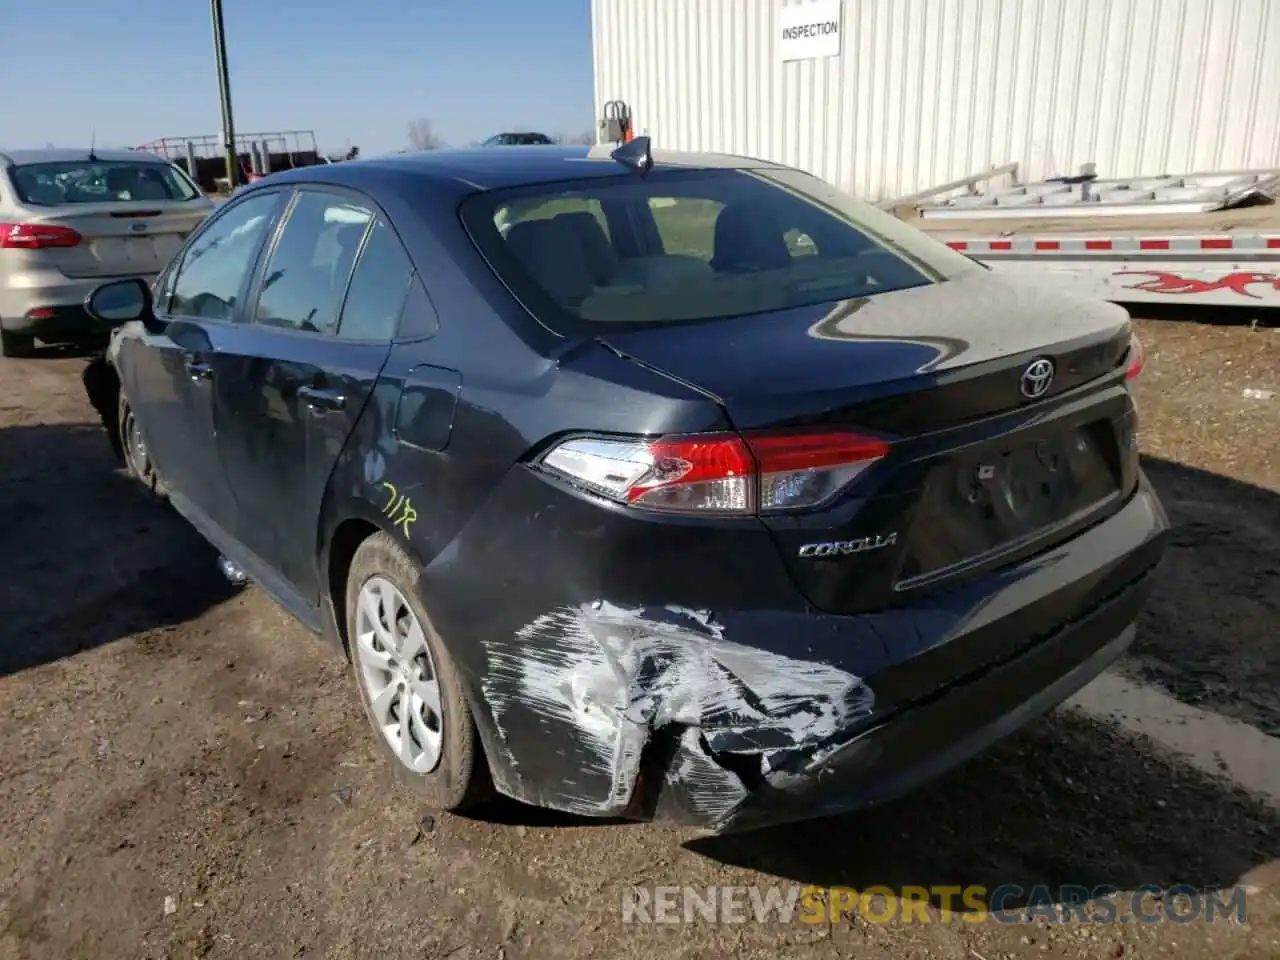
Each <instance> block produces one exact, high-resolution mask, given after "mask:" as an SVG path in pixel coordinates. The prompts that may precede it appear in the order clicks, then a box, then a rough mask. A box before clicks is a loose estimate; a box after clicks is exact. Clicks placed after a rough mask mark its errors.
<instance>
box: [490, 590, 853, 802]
mask: <svg viewBox="0 0 1280 960" xmlns="http://www.w3.org/2000/svg"><path fill="white" fill-rule="evenodd" d="M485 649H486V653H487V656H488V669H487V671H486V674H485V677H484V680H483V682H482V686H483V689H484V694H485V697H486V699H487V701H488V703H489V705H490V708H491V709H492V711H493V718H494V723H495V727H496V729H497V731H498V734H499V737H500V738H501V740H502V742H503V745H504V746H505V747H506V748H507V751H508V753H509V756H508V757H506V758H505V759H506V760H507V761H508V764H509V765H510V766H512V767H513V769H514V772H515V774H516V776H517V778H518V779H519V780H520V781H521V785H522V786H524V785H527V788H526V789H520V790H519V792H520V794H521V797H522V799H531V798H532V799H536V801H537V802H539V803H542V804H545V805H547V806H552V807H556V808H559V809H563V810H569V811H571V812H575V813H583V814H591V815H609V814H616V813H620V812H622V811H624V810H625V809H626V808H627V806H628V804H629V803H630V801H631V797H632V793H633V790H634V787H635V783H636V778H637V775H638V774H639V772H640V765H641V759H642V755H643V752H644V749H645V746H646V745H647V744H648V743H649V742H650V740H651V737H652V735H653V733H654V732H655V731H658V730H661V729H662V728H664V727H674V728H676V729H678V730H680V735H679V737H678V741H677V745H676V748H675V753H674V756H673V757H671V758H670V761H669V765H668V766H667V768H666V770H665V773H664V781H665V785H664V790H666V789H671V790H673V791H674V792H675V793H678V794H681V795H682V797H683V799H684V803H683V807H684V809H685V811H686V813H687V814H688V815H689V816H690V817H691V818H692V819H695V820H699V821H705V822H714V821H716V820H719V819H721V818H723V817H724V816H725V815H727V814H728V813H729V812H730V811H731V810H732V809H733V807H735V806H736V805H737V804H738V803H739V802H741V800H742V799H744V798H745V796H746V795H747V792H748V789H747V787H746V786H745V785H744V784H743V783H742V780H741V778H740V777H738V776H737V775H736V774H734V773H733V772H732V771H731V770H729V769H728V768H727V767H725V766H724V765H722V764H721V763H719V762H717V756H718V755H722V754H735V755H743V756H756V757H758V758H759V764H760V770H761V774H762V775H763V776H764V777H766V778H767V776H768V774H769V771H770V770H771V768H772V767H771V758H773V757H774V756H777V755H782V754H787V753H793V752H794V751H796V750H802V749H805V748H816V747H817V746H819V745H821V744H822V743H824V742H826V741H828V740H830V739H831V738H832V737H835V736H837V735H838V734H839V733H840V732H841V731H842V730H843V729H845V728H846V727H848V725H849V724H850V723H852V722H853V721H855V720H856V719H858V718H859V717H862V716H865V715H867V714H868V713H870V711H871V708H872V705H873V703H874V697H873V695H872V692H871V689H870V688H869V687H868V686H867V685H866V684H865V683H864V682H863V681H862V680H861V679H859V678H858V677H856V676H853V675H852V674H850V673H847V672H845V671H843V670H839V669H837V668H835V667H832V666H829V665H827V664H824V663H815V662H811V661H805V660H797V659H793V658H790V657H786V656H782V655H780V654H777V653H772V652H769V651H764V650H759V649H756V648H753V647H748V646H744V645H742V644H738V643H734V642H733V641H731V640H728V639H726V638H725V636H724V630H723V628H722V627H721V626H720V625H719V624H717V623H716V622H715V620H714V618H713V617H712V615H711V614H710V613H709V612H706V611H696V610H687V609H682V608H677V607H646V608H626V607H619V606H615V605H613V604H610V603H607V602H604V601H595V602H593V603H589V604H584V605H582V606H570V607H561V608H558V609H555V610H552V611H550V612H548V613H545V614H543V615H541V616H539V617H538V618H537V619H535V620H534V621H533V622H531V623H529V624H528V625H527V626H525V627H523V628H522V629H520V630H519V631H517V633H516V634H515V636H514V637H512V638H510V639H509V640H506V641H502V642H489V643H486V644H485ZM539 748H540V749H544V750H545V749H550V750H554V751H556V752H557V753H559V754H561V755H562V756H563V755H573V756H574V758H575V759H577V760H578V761H579V762H578V767H579V770H580V775H579V776H578V777H576V778H574V779H573V780H572V782H571V781H570V780H569V778H567V777H566V778H562V779H561V781H560V782H559V783H556V784H545V783H542V782H541V781H542V780H543V778H541V777H536V776H530V777H523V776H520V775H519V774H520V771H519V764H520V763H527V762H529V758H530V756H536V753H537V750H538V749H539ZM534 783H537V784H538V786H537V787H536V788H535V787H534V786H532V784H534ZM512 786H515V785H514V784H512ZM534 789H536V790H537V793H536V794H532V793H531V791H533V790H534Z"/></svg>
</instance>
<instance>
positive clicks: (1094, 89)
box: [591, 0, 1280, 199]
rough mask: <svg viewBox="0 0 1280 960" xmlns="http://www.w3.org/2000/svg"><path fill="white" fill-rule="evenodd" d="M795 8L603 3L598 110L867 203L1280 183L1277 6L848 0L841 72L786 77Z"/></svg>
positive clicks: (803, 65)
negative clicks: (982, 181)
mask: <svg viewBox="0 0 1280 960" xmlns="http://www.w3.org/2000/svg"><path fill="white" fill-rule="evenodd" d="M783 2H788V3H794V2H800V3H803V2H807V0H592V4H591V6H592V32H593V37H594V46H595V58H594V62H595V88H596V102H597V109H599V108H600V107H602V105H603V104H604V103H605V102H606V101H608V100H613V99H621V100H625V101H626V102H627V103H628V104H630V106H631V109H632V113H633V115H634V117H635V122H636V129H637V130H638V131H643V132H647V133H649V134H650V135H652V136H653V137H654V138H655V140H656V141H657V142H658V143H660V144H661V145H663V146H666V147H671V148H675V149H688V150H717V151H724V152H727V153H738V154H747V155H750V156H756V157H763V158H766V159H769V160H776V161H779V162H782V163H788V164H792V165H794V166H798V167H801V168H803V169H806V170H809V171H810V172H812V173H815V174H817V175H818V176H820V177H823V178H824V179H826V180H829V181H831V182H832V183H835V184H837V185H838V186H840V187H843V188H844V189H846V190H850V191H852V192H854V193H856V194H858V195H860V196H864V197H867V198H869V199H885V198H888V197H891V196H900V195H902V194H906V193H910V192H912V191H915V190H921V189H924V188H926V187H929V186H932V185H934V184H937V183H942V182H945V181H947V180H951V179H955V178H957V177H962V176H964V175H965V174H968V173H974V172H977V171H978V170H980V169H982V168H985V167H988V166H995V165H997V164H1001V163H1006V162H1008V161H1010V160H1017V161H1019V162H1021V163H1023V164H1024V165H1025V167H1024V175H1025V176H1027V177H1029V178H1032V179H1039V178H1041V177H1045V176H1053V175H1055V174H1061V173H1069V172H1074V171H1075V170H1076V168H1077V167H1078V166H1079V165H1080V164H1082V163H1085V162H1089V161H1092V162H1095V163H1097V164H1098V170H1099V172H1100V173H1101V174H1103V175H1105V176H1116V177H1125V176H1148V175H1154V174H1160V173H1181V172H1190V171H1193V170H1206V169H1240V168H1255V167H1280V97H1278V96H1276V91H1280V0H845V7H844V38H843V47H842V53H841V55H840V56H839V57H830V58H826V59H820V60H803V61H796V62H792V63H786V64H784V63H782V62H780V61H779V60H778V57H777V55H776V51H775V50H774V46H773V36H774V18H775V16H776V12H777V10H778V9H779V8H780V7H781V6H782V5H783Z"/></svg>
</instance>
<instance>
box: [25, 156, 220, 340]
mask: <svg viewBox="0 0 1280 960" xmlns="http://www.w3.org/2000/svg"><path fill="white" fill-rule="evenodd" d="M212 210H213V202H212V201H211V200H210V199H209V198H208V197H206V196H204V194H203V193H201V191H200V188H199V187H197V186H196V185H195V184H194V183H193V182H192V181H191V178H190V177H188V176H187V175H186V174H185V173H183V171H182V170H181V169H179V168H178V167H176V166H174V165H173V164H172V163H169V162H168V161H166V160H163V159H161V158H160V157H157V156H156V155H154V154H151V153H143V152H141V151H137V150H96V151H95V150H88V149H85V150H80V149H61V150H57V149H49V150H2V149H0V356H18V355H21V354H22V353H24V352H27V351H29V350H30V349H31V347H32V346H33V345H34V343H35V340H36V338H37V337H38V338H39V339H41V340H46V341H75V340H81V339H85V338H86V337H88V336H90V335H92V334H93V333H94V324H93V322H92V321H91V320H90V319H89V316H88V315H87V314H86V313H85V310H84V299H85V297H86V296H87V295H88V294H89V292H90V291H91V290H93V288H94V287H96V286H98V285H99V284H100V283H102V282H103V281H104V280H106V279H109V278H114V277H143V278H146V279H148V280H150V279H151V278H153V277H155V275H156V274H158V273H159V272H160V270H161V269H162V268H163V267H164V265H165V264H166V263H168V261H169V258H170V257H171V256H172V255H173V254H174V253H175V252H176V251H177V250H178V248H179V247H181V246H182V243H183V241H184V240H185V239H186V237H187V235H188V234H189V233H191V231H192V230H194V229H195V228H196V226H198V225H199V224H200V222H201V221H203V220H204V218H205V217H207V216H208V215H209V213H210V212H211V211H212Z"/></svg>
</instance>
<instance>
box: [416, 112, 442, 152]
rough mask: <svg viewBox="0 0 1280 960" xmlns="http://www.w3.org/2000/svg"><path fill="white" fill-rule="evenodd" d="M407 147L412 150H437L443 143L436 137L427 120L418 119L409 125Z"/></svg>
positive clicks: (423, 118)
mask: <svg viewBox="0 0 1280 960" xmlns="http://www.w3.org/2000/svg"><path fill="white" fill-rule="evenodd" d="M409 146H410V147H412V148H413V149H414V150H439V149H440V148H441V147H443V146H444V141H443V140H441V139H440V137H438V136H437V135H436V131H435V129H434V128H433V127H432V126H431V121H430V120H429V119H427V118H426V117H419V118H418V119H417V120H414V121H413V122H412V123H410V124H409Z"/></svg>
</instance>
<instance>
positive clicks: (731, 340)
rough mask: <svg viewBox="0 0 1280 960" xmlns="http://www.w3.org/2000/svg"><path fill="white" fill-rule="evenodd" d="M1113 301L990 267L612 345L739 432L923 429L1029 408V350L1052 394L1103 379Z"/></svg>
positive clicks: (1119, 320)
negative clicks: (698, 394) (1046, 361)
mask: <svg viewBox="0 0 1280 960" xmlns="http://www.w3.org/2000/svg"><path fill="white" fill-rule="evenodd" d="M1128 330H1129V322H1128V316H1127V314H1126V313H1125V312H1124V310H1123V309H1121V308H1120V307H1117V306H1114V305H1113V304H1109V303H1105V302H1101V301H1093V300H1085V299H1080V298H1075V297H1070V296H1066V295H1063V294H1061V293H1059V292H1055V291H1048V290H1044V289H1042V288H1039V287H1035V286H1032V285H1029V284H1027V283H1025V282H1023V281H1017V280H1010V279H1006V278H1004V277H999V276H997V275H995V274H992V273H980V274H973V275H969V276H966V277H963V278H960V279H956V280H951V281H948V282H946V283H938V284H930V285H928V286H921V287H914V288H911V289H907V290H898V291H893V292H891V293H884V294H879V295H877V296H874V297H868V298H865V299H861V300H846V301H840V302H838V303H835V304H823V305H819V306H813V307H799V308H796V309H791V310H781V311H776V312H772V313H762V314H756V315H753V316H746V317H730V318H725V319H722V320H712V321H704V322H698V323H690V324H684V325H672V326H657V325H655V326H654V327H652V328H649V329H644V328H640V329H635V328H632V329H628V330H626V331H620V332H618V333H612V332H611V333H607V334H605V335H604V337H603V338H602V339H603V340H604V342H605V343H606V344H608V345H609V346H610V347H611V348H613V349H615V350H617V351H618V352H620V353H623V354H625V355H627V356H629V357H631V358H632V359H633V360H636V361H639V362H640V363H643V364H645V365H647V366H650V367H653V368H654V369H657V370H660V371H662V372H663V373H666V374H667V375H668V376H671V377H675V378H676V379H679V380H682V381H684V382H686V383H689V384H691V385H693V386H696V387H698V388H699V389H701V390H703V391H705V392H707V393H710V394H712V395H714V396H715V397H717V398H718V399H719V400H720V401H721V403H723V404H724V406H725V408H726V410H727V411H728V412H729V415H730V417H731V418H732V419H733V422H734V424H735V425H736V426H738V427H739V428H741V429H751V428H756V427H766V426H777V425H786V424H792V423H796V424H799V423H814V422H835V421H850V420H851V418H856V421H857V422H858V423H859V424H860V425H861V426H863V427H865V428H868V429H884V430H887V431H890V432H918V431H921V430H935V429H938V428H939V427H944V426H947V425H949V424H953V423H957V422H962V421H964V420H968V419H974V418H977V417H981V416H984V415H988V414H991V413H995V412H999V411H1001V410H1009V409H1014V408H1017V407H1019V406H1023V405H1025V404H1026V403H1027V402H1028V401H1027V400H1026V398H1024V397H1023V395H1022V393H1021V391H1020V389H1019V381H1020V379H1021V377H1022V373H1023V372H1024V370H1025V367H1026V364H1027V363H1029V362H1030V360H1031V359H1034V358H1036V357H1039V356H1046V357H1049V358H1051V359H1053V360H1054V362H1055V365H1056V367H1057V369H1056V371H1055V376H1054V380H1053V383H1052V385H1051V387H1050V389H1049V392H1048V394H1046V396H1045V397H1042V398H1040V399H1047V398H1048V397H1053V396H1057V395H1059V394H1061V393H1063V392H1065V391H1068V390H1071V389H1072V388H1073V387H1076V386H1078V385H1080V384H1081V383H1083V382H1086V381H1087V380H1090V379H1093V378H1095V377H1097V376H1099V375H1100V374H1102V373H1105V372H1107V371H1109V370H1110V369H1111V368H1112V367H1113V366H1114V365H1115V363H1117V362H1119V359H1120V357H1121V356H1122V355H1123V353H1124V350H1125V349H1127V346H1128V336H1129V334H1128Z"/></svg>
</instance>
